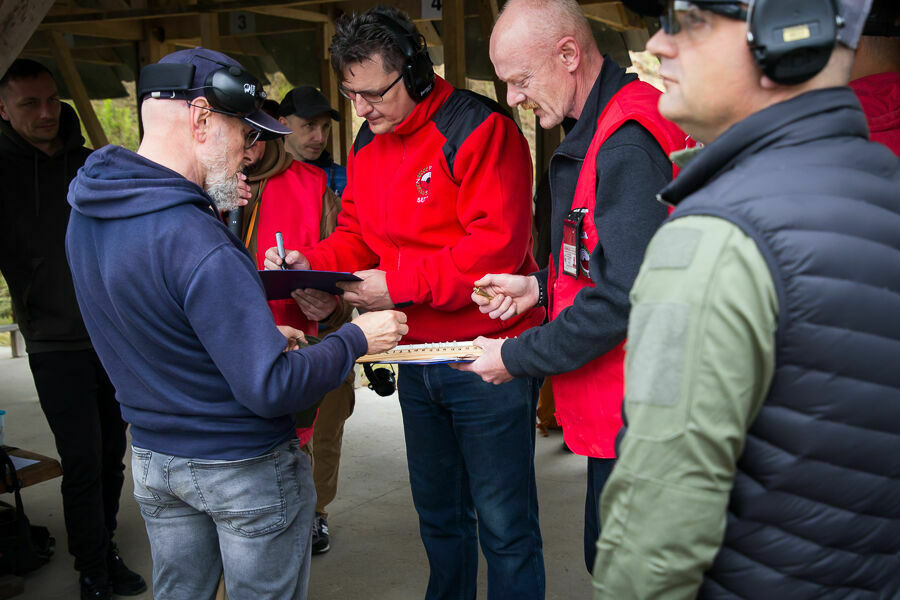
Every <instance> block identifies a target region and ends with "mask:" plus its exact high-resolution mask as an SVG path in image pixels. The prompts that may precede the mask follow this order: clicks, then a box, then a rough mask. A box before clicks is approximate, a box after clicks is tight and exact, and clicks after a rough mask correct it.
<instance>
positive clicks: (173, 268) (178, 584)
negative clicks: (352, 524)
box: [66, 48, 407, 600]
mask: <svg viewBox="0 0 900 600" xmlns="http://www.w3.org/2000/svg"><path fill="white" fill-rule="evenodd" d="M160 62H161V63H163V64H165V65H166V68H165V69H162V70H159V69H157V70H155V72H154V71H152V70H151V71H149V73H148V71H147V69H150V67H147V68H145V71H144V73H142V82H141V85H142V86H143V85H144V82H145V81H150V79H151V78H150V76H149V74H151V73H155V74H156V75H160V76H165V75H167V74H169V73H172V72H177V73H179V74H182V75H183V76H184V77H190V78H191V79H192V81H191V84H190V85H189V86H185V85H184V80H183V79H180V78H178V77H174V78H172V79H171V84H172V87H171V88H170V89H165V88H163V87H162V86H161V85H157V86H156V87H155V88H154V89H152V90H150V89H148V88H147V87H141V88H139V91H140V92H145V93H141V97H142V100H143V101H142V105H141V110H142V120H143V124H144V131H145V136H144V139H143V140H142V142H141V147H140V149H139V150H138V152H137V153H134V152H130V151H128V150H126V149H124V148H121V147H119V146H106V147H104V148H102V149H101V150H98V151H97V152H95V153H94V154H93V155H91V157H90V159H88V161H87V163H86V164H85V166H84V168H83V169H82V170H81V171H80V172H79V174H78V177H77V178H76V180H75V181H74V182H73V183H72V186H71V187H70V191H69V202H70V204H71V205H72V208H73V210H72V217H71V220H70V223H69V230H68V236H67V239H66V249H67V255H68V259H69V263H70V265H71V268H72V276H73V279H74V282H75V291H76V294H77V296H78V302H79V304H80V306H81V309H82V313H83V314H84V321H85V325H86V326H87V329H88V332H89V333H90V335H91V339H92V340H93V341H94V346H95V348H96V350H97V353H98V354H99V355H100V359H101V360H102V361H103V364H104V366H105V367H106V369H107V371H108V372H109V375H110V378H111V379H112V380H113V383H114V384H115V386H116V390H117V392H118V393H117V399H118V401H119V403H120V404H121V407H122V415H123V417H124V418H125V420H126V421H128V422H129V423H130V424H131V432H132V474H133V476H134V494H135V498H136V499H137V501H138V503H139V504H140V506H141V512H142V514H143V517H144V521H145V523H146V526H147V533H148V536H149V538H150V547H151V551H152V554H153V587H154V590H153V591H154V595H155V596H156V597H158V598H166V599H167V600H180V599H183V600H194V599H196V598H211V597H212V596H213V595H214V594H215V590H216V586H217V585H218V580H219V576H220V574H221V573H222V571H223V569H224V572H225V584H226V587H227V588H228V592H229V594H230V595H231V597H232V598H254V599H257V598H258V599H266V598H271V599H276V598H277V599H284V598H293V599H305V598H306V590H307V584H308V581H309V553H310V552H309V551H310V539H311V527H312V521H313V508H314V506H315V489H314V487H313V482H312V476H311V472H310V464H309V459H308V458H307V457H306V455H305V454H304V453H303V452H302V451H301V450H300V448H299V443H298V440H297V439H296V433H295V424H294V418H293V414H294V413H295V412H298V411H300V410H303V409H305V408H307V407H309V406H310V405H311V404H312V403H314V402H315V401H316V400H318V399H319V398H320V397H322V396H323V395H324V394H325V393H326V392H328V391H329V390H331V389H332V388H335V387H337V386H338V385H340V383H341V382H342V381H343V380H344V378H345V377H346V376H347V374H348V372H349V371H350V369H351V368H352V366H353V364H354V361H355V360H356V359H357V358H358V357H359V356H361V355H363V354H365V353H366V352H378V351H381V350H386V349H388V348H391V347H393V346H394V345H395V344H396V343H397V341H398V340H399V338H400V336H401V335H402V334H404V333H406V331H407V329H406V325H404V324H403V323H402V321H405V316H404V315H402V314H401V313H397V312H395V311H382V312H376V313H369V314H365V315H363V316H361V317H359V318H358V319H356V320H354V321H353V322H352V323H348V324H346V325H343V326H342V327H341V328H340V329H338V330H337V331H336V332H335V333H333V334H331V335H329V336H328V337H326V338H325V339H324V340H322V342H321V343H319V344H317V345H315V346H311V347H309V348H304V349H303V350H300V351H292V350H291V348H292V344H291V343H290V342H289V341H288V339H291V338H298V337H302V334H301V333H300V332H299V331H297V330H293V329H291V328H285V329H283V330H282V331H279V328H276V326H275V323H274V321H273V319H272V313H271V311H270V310H269V307H268V305H267V304H266V298H265V295H264V293H263V288H262V285H261V283H260V280H259V277H258V275H257V273H256V266H255V265H254V263H253V261H252V260H251V258H250V256H249V255H248V254H247V253H246V251H245V249H244V247H243V244H242V243H241V241H240V240H239V239H237V238H236V237H235V236H234V235H232V234H231V233H230V232H229V231H228V229H227V227H225V225H224V224H223V223H222V220H221V218H220V217H219V214H220V211H226V210H231V209H234V208H236V207H237V206H238V205H239V204H240V201H239V195H240V194H239V191H238V189H239V176H238V172H239V171H240V169H241V168H242V167H243V166H245V165H246V163H247V162H248V160H249V154H248V151H249V149H250V148H251V147H252V146H253V144H254V143H255V142H256V141H257V140H258V139H259V137H260V135H265V136H267V137H269V138H271V137H277V136H279V135H284V134H285V133H287V132H288V131H289V130H287V129H285V128H284V127H283V126H282V125H281V124H280V123H278V121H276V120H275V119H273V118H272V117H269V116H268V115H266V114H265V113H263V112H262V111H261V110H259V109H258V108H257V107H258V106H259V103H260V102H259V100H260V99H259V97H258V96H257V90H259V89H260V87H259V83H258V82H257V81H256V80H255V79H254V78H253V77H252V76H251V75H249V74H248V73H246V72H245V71H244V70H243V68H242V67H241V66H240V65H239V64H238V63H237V62H235V61H234V60H233V59H231V58H229V57H227V56H225V55H224V54H221V53H218V52H213V51H210V50H206V49H203V48H195V49H193V50H182V51H179V52H175V53H174V54H170V55H169V56H167V57H164V58H163V59H162V61H160ZM153 66H154V67H155V66H158V65H153ZM144 78H146V79H144ZM159 81H160V80H159V79H157V83H159ZM165 83H169V81H165ZM179 83H180V85H179ZM147 86H149V84H147ZM241 90H243V91H244V92H245V93H247V94H249V95H250V96H252V97H251V98H250V99H246V98H241V97H240V94H241ZM241 107H246V108H247V110H244V111H240V110H239V109H240V108H241ZM285 334H287V335H285ZM286 337H287V338H288V339H286ZM286 350H288V351H286Z"/></svg>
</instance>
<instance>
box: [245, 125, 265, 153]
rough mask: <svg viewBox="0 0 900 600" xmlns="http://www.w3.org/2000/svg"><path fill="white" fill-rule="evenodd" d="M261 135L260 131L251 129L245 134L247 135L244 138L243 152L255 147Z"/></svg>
mask: <svg viewBox="0 0 900 600" xmlns="http://www.w3.org/2000/svg"><path fill="white" fill-rule="evenodd" d="M260 135H262V130H261V129H251V130H250V131H248V132H247V135H246V136H244V150H249V149H250V148H252V147H253V146H255V145H256V142H258V141H259V136H260Z"/></svg>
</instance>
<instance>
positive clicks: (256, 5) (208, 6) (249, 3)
mask: <svg viewBox="0 0 900 600" xmlns="http://www.w3.org/2000/svg"><path fill="white" fill-rule="evenodd" d="M43 1H46V0H43ZM298 4H309V2H298V1H297V0H241V1H240V2H235V1H234V0H230V1H224V2H223V1H221V0H220V1H219V2H207V3H204V4H202V5H200V4H191V5H189V6H171V7H169V6H166V7H155V8H153V7H151V8H137V9H135V8H133V9H129V10H106V11H92V12H87V13H69V14H58V15H52V16H48V17H46V18H45V19H44V24H46V25H71V24H76V23H100V22H113V21H132V20H144V19H161V18H165V17H174V16H186V15H196V14H200V13H220V12H233V11H236V10H244V11H252V10H254V9H266V8H279V7H290V6H296V5H298Z"/></svg>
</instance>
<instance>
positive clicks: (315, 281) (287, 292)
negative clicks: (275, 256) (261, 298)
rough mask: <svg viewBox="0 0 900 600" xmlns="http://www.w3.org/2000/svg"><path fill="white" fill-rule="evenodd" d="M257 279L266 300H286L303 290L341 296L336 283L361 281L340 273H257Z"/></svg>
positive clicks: (341, 292)
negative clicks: (307, 289)
mask: <svg viewBox="0 0 900 600" xmlns="http://www.w3.org/2000/svg"><path fill="white" fill-rule="evenodd" d="M259 278H260V279H261V280H262V283H263V288H265V290H266V300H286V299H288V298H290V297H291V292H293V291H294V290H300V289H304V288H313V289H315V290H322V291H323V292H328V293H329V294H337V295H341V294H343V293H344V290H342V289H341V288H339V287H337V285H336V284H337V282H339V281H362V279H360V278H359V277H357V276H356V275H354V274H353V273H345V272H342V271H290V270H289V271H259Z"/></svg>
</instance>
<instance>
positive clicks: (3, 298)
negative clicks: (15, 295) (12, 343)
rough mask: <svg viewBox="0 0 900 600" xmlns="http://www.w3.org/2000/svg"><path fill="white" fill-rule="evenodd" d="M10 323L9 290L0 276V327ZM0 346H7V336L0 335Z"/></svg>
mask: <svg viewBox="0 0 900 600" xmlns="http://www.w3.org/2000/svg"><path fill="white" fill-rule="evenodd" d="M8 323H12V300H10V298H9V288H7V287H6V280H5V279H3V276H2V275H0V325H6V324H8ZM0 346H9V334H8V333H2V334H0Z"/></svg>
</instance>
